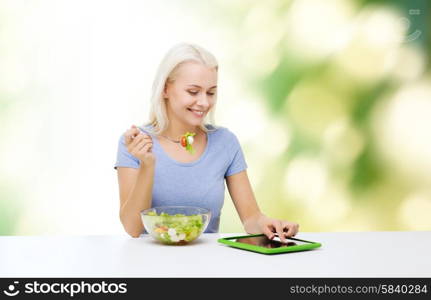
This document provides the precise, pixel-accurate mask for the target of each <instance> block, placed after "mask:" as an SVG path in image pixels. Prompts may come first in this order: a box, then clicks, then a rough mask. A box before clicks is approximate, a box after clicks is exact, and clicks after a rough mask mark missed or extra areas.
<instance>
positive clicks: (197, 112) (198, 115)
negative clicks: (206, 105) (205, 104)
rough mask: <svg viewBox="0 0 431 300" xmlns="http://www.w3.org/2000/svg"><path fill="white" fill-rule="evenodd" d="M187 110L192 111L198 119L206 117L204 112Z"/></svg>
mask: <svg viewBox="0 0 431 300" xmlns="http://www.w3.org/2000/svg"><path fill="white" fill-rule="evenodd" d="M187 110H188V111H190V112H191V113H192V114H193V115H195V116H196V117H202V116H203V115H204V112H203V111H202V110H194V109H191V108H187Z"/></svg>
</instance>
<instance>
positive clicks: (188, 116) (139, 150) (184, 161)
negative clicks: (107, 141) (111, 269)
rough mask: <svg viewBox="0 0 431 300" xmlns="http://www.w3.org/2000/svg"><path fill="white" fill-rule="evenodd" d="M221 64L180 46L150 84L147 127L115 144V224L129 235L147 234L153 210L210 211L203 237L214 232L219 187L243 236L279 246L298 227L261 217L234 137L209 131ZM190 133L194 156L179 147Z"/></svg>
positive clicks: (213, 128)
mask: <svg viewBox="0 0 431 300" xmlns="http://www.w3.org/2000/svg"><path fill="white" fill-rule="evenodd" d="M217 71H218V64H217V61H216V59H215V57H214V56H213V55H212V54H210V53H209V52H208V51H206V50H205V49H203V48H201V47H199V46H197V45H192V44H185V43H182V44H178V45H176V46H175V47H173V48H172V49H171V50H170V51H169V52H168V53H167V54H166V56H165V57H164V59H163V60H162V62H161V64H160V66H159V69H158V72H157V75H156V78H155V80H154V84H153V94H152V99H151V101H152V102H151V111H150V122H149V123H148V124H146V125H143V126H141V127H139V128H137V127H136V126H134V125H133V126H132V127H131V128H130V129H129V130H127V131H126V132H125V133H124V134H123V135H122V136H121V137H120V140H119V145H118V155H117V162H116V165H115V169H117V171H118V182H119V188H120V220H121V222H122V224H123V226H124V228H125V230H126V232H127V233H128V234H129V235H131V236H132V237H139V236H140V235H141V234H142V233H143V232H144V226H143V224H142V221H141V217H140V212H141V211H142V210H144V209H147V208H150V207H155V206H168V205H186V206H198V207H203V208H207V209H209V210H210V211H211V215H212V216H211V220H210V222H209V225H208V227H207V229H206V231H205V232H218V227H219V222H220V211H221V208H222V206H223V201H224V194H225V186H224V180H226V185H227V187H228V191H229V193H230V195H231V198H232V200H233V202H234V205H235V208H236V210H237V212H238V214H239V217H240V219H241V221H242V223H243V226H244V229H245V231H246V232H247V233H264V234H265V235H266V236H267V237H268V238H270V239H272V238H273V237H274V236H275V233H277V234H278V236H279V237H280V239H281V241H283V242H284V241H286V237H292V236H295V235H296V234H297V232H298V227H299V225H298V224H296V223H292V222H289V221H283V220H277V219H272V218H269V217H267V216H265V215H264V214H262V213H261V212H260V210H259V207H258V205H257V203H256V200H255V197H254V195H253V191H252V188H251V185H250V182H249V179H248V177H247V171H246V168H247V164H246V162H245V159H244V156H243V152H242V149H241V146H240V144H239V142H238V139H237V138H236V136H235V135H234V134H233V133H232V132H231V131H229V130H228V129H227V128H225V127H220V126H217V127H216V126H214V125H211V124H210V123H207V119H209V121H211V123H212V124H214V109H215V105H216V98H217V97H216V95H217ZM186 132H193V133H195V136H194V141H193V144H192V146H193V148H194V153H193V154H191V153H190V152H189V151H186V150H185V149H184V147H183V146H182V145H181V142H180V139H181V136H183V135H184V134H185V133H186Z"/></svg>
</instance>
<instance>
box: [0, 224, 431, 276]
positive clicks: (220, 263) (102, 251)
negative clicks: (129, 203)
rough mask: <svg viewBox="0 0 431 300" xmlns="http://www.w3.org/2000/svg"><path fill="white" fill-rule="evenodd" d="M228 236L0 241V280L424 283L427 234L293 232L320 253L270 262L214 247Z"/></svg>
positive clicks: (430, 239) (430, 263)
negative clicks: (171, 240) (177, 242)
mask: <svg viewBox="0 0 431 300" xmlns="http://www.w3.org/2000/svg"><path fill="white" fill-rule="evenodd" d="M232 235H236V234H204V235H203V236H202V237H200V238H199V240H197V241H195V242H194V243H193V244H190V245H187V246H164V245H160V244H159V243H157V242H156V241H154V240H153V239H152V238H151V237H150V236H148V235H145V236H141V237H140V238H131V237H129V236H127V235H126V234H124V235H115V236H109V235H107V236H0V277H431V255H430V253H431V252H430V249H431V231H410V232H334V233H311V232H301V233H299V234H298V235H297V238H299V239H305V240H311V241H316V242H320V243H322V247H321V248H318V249H315V250H311V251H305V252H296V253H288V254H279V255H273V256H271V255H263V254H258V253H254V252H249V251H244V250H240V249H235V248H231V247H229V246H226V245H223V244H219V243H217V241H216V240H217V238H219V237H221V236H232Z"/></svg>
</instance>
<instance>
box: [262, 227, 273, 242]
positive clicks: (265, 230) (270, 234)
mask: <svg viewBox="0 0 431 300" xmlns="http://www.w3.org/2000/svg"><path fill="white" fill-rule="evenodd" d="M263 234H265V235H266V236H267V237H268V238H269V239H270V240H272V239H273V238H274V233H273V232H272V231H271V229H270V227H267V226H265V227H264V228H263Z"/></svg>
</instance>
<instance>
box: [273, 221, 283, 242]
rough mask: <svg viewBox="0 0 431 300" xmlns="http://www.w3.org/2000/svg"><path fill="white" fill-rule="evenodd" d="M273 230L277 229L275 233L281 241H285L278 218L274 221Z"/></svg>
mask: <svg viewBox="0 0 431 300" xmlns="http://www.w3.org/2000/svg"><path fill="white" fill-rule="evenodd" d="M275 230H276V231H277V234H278V237H279V238H280V241H281V242H282V243H285V242H286V238H285V237H284V233H283V226H282V224H281V222H280V221H278V220H276V221H275Z"/></svg>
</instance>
